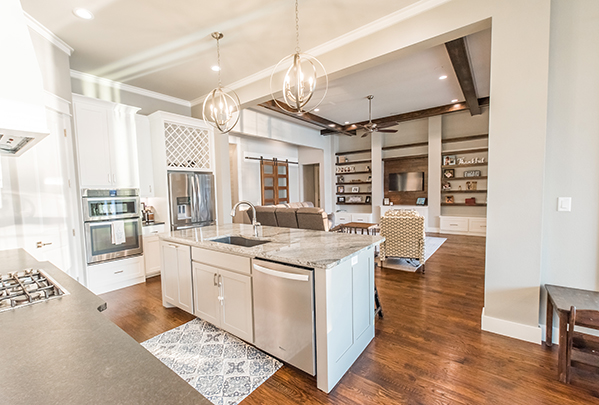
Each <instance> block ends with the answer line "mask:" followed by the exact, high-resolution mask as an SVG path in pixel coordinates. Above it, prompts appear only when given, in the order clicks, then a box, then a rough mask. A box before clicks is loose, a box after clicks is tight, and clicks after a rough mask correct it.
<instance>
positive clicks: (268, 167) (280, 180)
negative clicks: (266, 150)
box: [260, 159, 289, 205]
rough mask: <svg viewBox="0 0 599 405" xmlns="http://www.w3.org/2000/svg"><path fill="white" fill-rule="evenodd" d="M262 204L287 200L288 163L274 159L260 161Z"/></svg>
mask: <svg viewBox="0 0 599 405" xmlns="http://www.w3.org/2000/svg"><path fill="white" fill-rule="evenodd" d="M260 180H261V183H262V205H275V204H284V203H288V202H289V164H288V163H287V162H280V161H278V160H276V159H274V160H272V161H270V160H261V161H260Z"/></svg>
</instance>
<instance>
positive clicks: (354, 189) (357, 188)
mask: <svg viewBox="0 0 599 405" xmlns="http://www.w3.org/2000/svg"><path fill="white" fill-rule="evenodd" d="M351 192H352V193H359V192H360V187H352V188H351Z"/></svg>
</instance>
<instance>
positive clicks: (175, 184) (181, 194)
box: [168, 172, 193, 229]
mask: <svg viewBox="0 0 599 405" xmlns="http://www.w3.org/2000/svg"><path fill="white" fill-rule="evenodd" d="M190 180H191V179H190V177H189V176H188V174H187V173H177V172H171V173H169V174H168V185H169V196H170V201H169V205H170V210H171V226H172V228H173V229H179V228H183V227H189V226H191V223H192V220H191V219H192V198H191V196H192V194H193V193H192V191H191V184H190Z"/></svg>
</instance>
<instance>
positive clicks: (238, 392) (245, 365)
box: [142, 319, 283, 405]
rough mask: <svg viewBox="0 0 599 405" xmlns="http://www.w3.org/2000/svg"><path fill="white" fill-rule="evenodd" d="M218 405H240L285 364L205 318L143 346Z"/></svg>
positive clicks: (166, 333) (164, 334)
mask: <svg viewBox="0 0 599 405" xmlns="http://www.w3.org/2000/svg"><path fill="white" fill-rule="evenodd" d="M142 346H143V347H145V348H146V349H147V350H148V351H150V353H152V354H153V355H154V356H156V357H157V358H158V359H159V360H160V361H162V362H163V363H164V364H166V365H167V366H168V367H169V368H170V369H171V370H173V371H174V372H175V373H177V374H178V375H179V376H180V377H181V378H183V379H184V380H185V381H187V382H188V383H189V384H190V385H191V386H192V387H194V388H195V389H196V390H198V391H199V392H200V393H201V394H202V395H203V396H205V397H206V398H207V399H208V400H210V402H212V403H213V404H215V405H236V404H238V403H239V402H241V401H242V400H243V399H244V398H245V397H247V396H248V395H249V394H250V393H251V392H252V391H253V390H255V389H256V388H257V387H258V386H259V385H260V384H262V383H263V382H264V381H266V380H268V378H269V377H270V376H272V375H273V374H274V373H275V371H277V370H278V369H279V368H281V366H282V365H283V363H281V362H280V361H278V360H276V359H275V358H273V357H271V356H269V355H268V354H266V353H264V352H262V351H260V350H258V349H256V348H255V347H253V346H250V345H248V344H247V343H245V342H243V341H241V340H239V339H238V338H236V337H235V336H233V335H231V334H230V333H227V332H225V331H224V330H222V329H219V328H217V327H216V326H214V325H212V324H210V323H208V322H205V321H203V320H201V319H194V320H193V321H190V322H188V323H186V324H185V325H181V326H179V327H178V328H175V329H172V330H169V331H167V332H164V333H162V334H160V335H158V336H155V337H153V338H152V339H149V340H146V341H145V342H143V343H142Z"/></svg>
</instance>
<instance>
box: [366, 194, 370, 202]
mask: <svg viewBox="0 0 599 405" xmlns="http://www.w3.org/2000/svg"><path fill="white" fill-rule="evenodd" d="M370 201H371V200H370V196H369V195H367V196H366V204H368V203H369V202H370Z"/></svg>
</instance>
